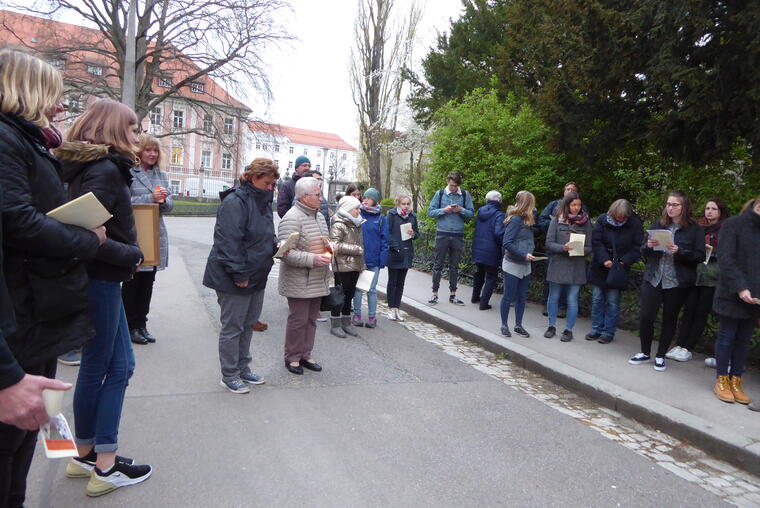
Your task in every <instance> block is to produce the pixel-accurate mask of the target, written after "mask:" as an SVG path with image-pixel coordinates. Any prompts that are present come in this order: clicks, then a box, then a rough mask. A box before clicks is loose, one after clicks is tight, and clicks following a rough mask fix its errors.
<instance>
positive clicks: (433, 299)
mask: <svg viewBox="0 0 760 508" xmlns="http://www.w3.org/2000/svg"><path fill="white" fill-rule="evenodd" d="M428 303H429V304H430V305H435V304H436V303H438V295H433V296H431V297H430V300H428Z"/></svg>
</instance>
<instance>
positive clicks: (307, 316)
mask: <svg viewBox="0 0 760 508" xmlns="http://www.w3.org/2000/svg"><path fill="white" fill-rule="evenodd" d="M321 301H322V297H321V296H318V297H316V298H288V324H287V326H286V327H285V361H286V362H297V361H299V360H309V359H311V350H312V349H313V348H314V336H315V335H316V333H317V318H318V317H319V304H320V302H321Z"/></svg>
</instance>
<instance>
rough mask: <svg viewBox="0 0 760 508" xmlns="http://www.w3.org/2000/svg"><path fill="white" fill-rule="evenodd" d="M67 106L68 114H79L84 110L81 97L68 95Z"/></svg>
mask: <svg viewBox="0 0 760 508" xmlns="http://www.w3.org/2000/svg"><path fill="white" fill-rule="evenodd" d="M67 106H68V112H69V113H81V112H82V110H83V109H84V100H82V96H81V95H69V99H68V104H67Z"/></svg>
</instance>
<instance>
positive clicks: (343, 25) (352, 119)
mask: <svg viewBox="0 0 760 508" xmlns="http://www.w3.org/2000/svg"><path fill="white" fill-rule="evenodd" d="M410 3H411V0H396V8H398V9H399V10H400V11H402V12H406V11H407V10H408V8H409V5H410ZM291 5H292V7H293V11H292V13H288V15H292V16H293V19H291V20H288V21H286V22H285V28H286V29H287V30H288V31H289V32H290V33H292V34H293V35H295V36H296V37H298V39H299V40H296V41H293V42H292V43H291V44H290V45H288V46H283V47H282V48H280V49H279V50H276V51H274V52H273V53H272V55H271V56H270V57H269V58H268V62H267V64H268V65H269V68H270V73H269V77H270V80H271V86H272V91H273V95H274V101H273V103H272V104H271V105H270V107H269V108H268V110H264V109H263V108H261V107H256V106H255V105H254V104H250V105H251V106H252V107H254V114H256V115H258V116H261V117H263V118H264V119H265V120H268V121H272V122H276V123H280V124H282V125H288V126H291V127H301V128H305V129H313V130H318V131H324V132H332V133H336V134H338V135H340V136H341V137H342V138H343V139H345V140H346V141H348V142H349V143H350V144H352V145H353V146H355V147H357V148H358V140H359V132H358V127H357V113H356V106H355V105H354V103H353V100H352V99H351V88H350V85H349V53H350V51H351V47H352V46H353V44H354V35H353V29H354V28H353V27H354V16H355V13H356V6H357V0H291ZM461 6H462V2H461V0H427V2H426V3H425V4H424V12H423V17H422V21H421V23H420V25H419V27H418V30H417V34H418V44H417V45H416V49H415V53H414V59H415V61H416V62H415V66H416V64H417V63H419V61H420V59H421V58H422V57H424V56H425V55H426V54H427V53H428V51H429V48H430V47H432V46H433V45H434V44H435V37H436V30H439V31H443V32H447V31H448V28H449V25H450V23H449V19H450V18H453V19H457V18H458V17H459V15H460V13H461V10H462V8H461Z"/></svg>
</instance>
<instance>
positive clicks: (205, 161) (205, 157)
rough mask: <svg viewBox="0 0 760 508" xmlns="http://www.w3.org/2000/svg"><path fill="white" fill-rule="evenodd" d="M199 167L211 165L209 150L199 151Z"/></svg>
mask: <svg viewBox="0 0 760 508" xmlns="http://www.w3.org/2000/svg"><path fill="white" fill-rule="evenodd" d="M201 167H202V168H210V167H211V150H203V151H202V152H201Z"/></svg>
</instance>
